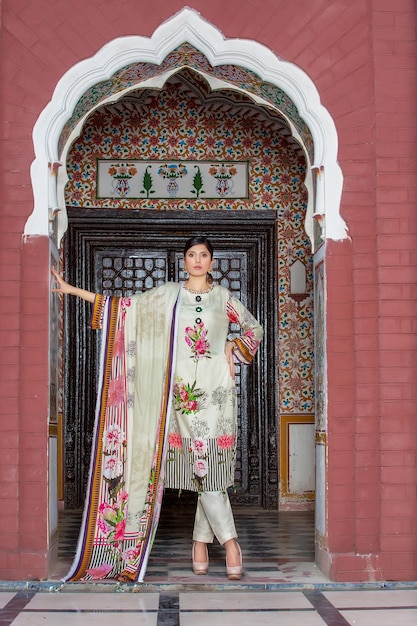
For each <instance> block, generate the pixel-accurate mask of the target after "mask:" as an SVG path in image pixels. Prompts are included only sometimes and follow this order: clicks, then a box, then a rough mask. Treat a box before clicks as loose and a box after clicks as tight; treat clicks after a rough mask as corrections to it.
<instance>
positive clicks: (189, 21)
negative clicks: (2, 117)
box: [24, 7, 347, 240]
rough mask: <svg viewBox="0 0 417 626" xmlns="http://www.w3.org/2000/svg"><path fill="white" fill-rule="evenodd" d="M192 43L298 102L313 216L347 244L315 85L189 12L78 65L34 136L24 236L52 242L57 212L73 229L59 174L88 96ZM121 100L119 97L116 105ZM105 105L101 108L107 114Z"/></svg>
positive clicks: (333, 147)
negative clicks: (306, 136)
mask: <svg viewBox="0 0 417 626" xmlns="http://www.w3.org/2000/svg"><path fill="white" fill-rule="evenodd" d="M186 42H187V43H189V44H191V45H192V46H194V47H195V48H196V49H197V50H199V51H200V52H202V53H203V54H204V55H205V56H206V57H207V59H208V61H209V62H210V63H211V65H212V66H216V65H223V64H225V65H227V64H230V65H237V66H242V67H244V68H247V69H249V70H252V71H253V72H254V73H255V74H257V75H258V76H260V78H261V79H262V80H265V81H268V82H270V83H272V84H274V85H276V86H277V87H279V88H280V89H282V90H283V91H284V92H285V93H286V94H287V95H288V96H289V97H290V98H291V99H292V100H293V102H294V103H295V105H296V106H297V108H298V111H299V114H300V117H301V118H303V119H304V121H305V122H306V124H307V125H308V127H309V129H310V132H311V134H312V138H313V141H314V154H315V157H314V158H315V162H314V163H313V164H311V169H315V170H316V172H317V174H318V175H317V177H316V181H317V182H316V194H315V206H314V208H313V212H314V214H315V215H316V216H318V217H319V218H320V222H321V223H323V222H324V224H325V232H324V233H323V234H324V236H325V238H327V239H335V240H341V239H345V238H346V237H347V227H346V224H345V222H344V220H343V219H342V217H341V215H340V200H341V193H342V184H343V176H342V172H341V169H340V167H339V165H338V163H337V147H338V141H337V133H336V128H335V125H334V122H333V120H332V118H331V116H330V114H329V113H328V111H327V110H326V109H325V108H324V107H323V106H322V104H321V103H320V97H319V94H318V91H317V89H316V87H315V86H314V84H313V82H312V81H311V79H310V78H309V77H308V76H307V74H305V73H304V72H303V71H302V70H301V69H300V68H299V67H297V66H296V65H294V64H292V63H288V62H286V61H282V60H281V59H279V58H278V57H277V56H276V55H275V54H274V53H273V52H272V51H271V50H269V49H268V48H266V47H265V46H264V45H262V44H260V43H257V42H255V41H251V40H245V39H225V38H224V37H223V35H222V33H221V32H220V31H219V30H218V29H217V28H215V27H214V26H213V25H212V24H210V23H209V22H207V21H206V20H205V19H203V18H202V17H201V15H200V14H199V13H198V12H197V11H195V10H194V9H190V8H187V7H186V8H184V9H182V10H181V11H180V12H179V13H177V14H176V15H174V16H173V17H171V18H170V19H169V20H167V21H166V22H164V23H163V24H162V25H161V26H159V27H158V28H157V29H156V31H155V32H154V34H153V35H152V37H150V38H147V37H142V36H128V37H120V38H118V39H115V40H113V41H111V42H110V43H108V44H107V45H105V46H103V48H101V49H100V50H99V51H98V52H97V53H96V54H95V55H94V56H93V57H90V58H88V59H85V60H83V61H81V62H79V63H77V64H76V65H74V66H73V67H72V68H71V69H70V70H68V72H66V74H64V76H63V77H62V78H61V79H60V81H59V82H58V84H57V86H56V89H55V91H54V93H53V96H52V99H51V101H50V102H49V104H48V105H47V106H46V107H45V109H44V110H43V111H42V113H41V114H40V116H39V118H38V120H37V122H36V124H35V126H34V130H33V142H34V150H35V160H34V161H33V163H32V166H31V178H32V186H33V194H34V208H33V212H32V214H31V215H30V217H29V218H28V220H27V222H26V225H25V231H24V235H25V236H30V235H47V236H49V219H50V217H51V215H53V214H54V213H55V212H56V211H59V212H60V219H59V231H60V234H61V235H62V233H63V232H64V231H65V229H66V211H65V201H64V193H63V190H64V186H65V183H66V173H65V168H63V170H62V171H61V172H62V173H59V167H57V166H58V162H59V158H60V155H59V154H58V144H59V139H60V136H61V133H62V130H63V128H64V126H65V124H66V122H67V121H68V119H69V118H70V117H71V115H72V113H73V111H74V108H75V106H76V104H77V102H78V100H79V99H80V98H81V96H82V95H83V94H84V93H85V91H86V90H87V89H89V88H90V87H92V86H93V85H95V84H97V83H99V82H101V81H103V80H106V79H109V78H110V77H111V76H112V75H113V74H114V73H115V72H116V71H117V70H118V69H120V68H122V67H124V66H125V65H128V64H130V63H138V62H149V63H154V64H158V65H159V64H161V63H162V61H163V60H164V59H165V57H166V56H167V55H168V54H169V53H170V52H172V51H173V50H175V49H176V48H177V47H178V46H180V45H181V44H183V43H186ZM166 79H167V74H165V75H164V76H163V77H161V76H160V77H159V78H158V77H155V78H153V79H150V80H149V81H144V82H142V83H141V85H140V86H141V87H143V86H156V85H157V83H158V81H161V80H162V81H163V83H164V82H165V81H166ZM137 87H138V86H137V85H136V86H135V88H137ZM121 95H123V94H120V93H118V94H117V99H119V98H120V97H121ZM252 97H253V95H252ZM102 104H103V102H100V106H101V105H102ZM89 113H91V111H90V112H89ZM84 119H85V118H84ZM84 119H82V120H80V122H79V124H78V128H77V129H76V130H75V131H74V133H73V135H72V138H73V137H74V134H78V132H79V130H80V127H81V126H82V124H83V122H84ZM71 141H72V139H71V138H70V139H69V140H68V141H67V147H66V150H65V152H66V151H67V150H68V148H69V146H70V144H71ZM61 158H62V155H61ZM323 218H324V219H323Z"/></svg>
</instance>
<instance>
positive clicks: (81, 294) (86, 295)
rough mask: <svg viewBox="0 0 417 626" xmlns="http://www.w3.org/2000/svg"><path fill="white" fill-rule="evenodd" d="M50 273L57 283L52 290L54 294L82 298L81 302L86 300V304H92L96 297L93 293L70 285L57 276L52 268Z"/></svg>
mask: <svg viewBox="0 0 417 626" xmlns="http://www.w3.org/2000/svg"><path fill="white" fill-rule="evenodd" d="M51 272H52V275H53V276H54V278H55V280H56V282H57V287H55V288H54V289H52V291H53V292H54V293H63V294H68V295H71V296H77V298H82V299H83V300H87V302H94V299H95V297H96V294H95V293H93V292H92V291H87V290H86V289H79V288H78V287H74V286H73V285H70V284H69V283H67V282H66V281H65V280H64V279H63V278H62V276H61V275H60V274H58V272H57V271H56V270H55V269H54V268H52V269H51Z"/></svg>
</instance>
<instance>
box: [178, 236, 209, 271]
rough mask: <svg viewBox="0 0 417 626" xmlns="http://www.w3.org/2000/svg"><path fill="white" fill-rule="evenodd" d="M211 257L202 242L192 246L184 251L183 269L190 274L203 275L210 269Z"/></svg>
mask: <svg viewBox="0 0 417 626" xmlns="http://www.w3.org/2000/svg"><path fill="white" fill-rule="evenodd" d="M211 265H212V258H211V255H210V252H209V251H208V250H207V248H206V246H205V245H204V244H203V243H200V244H197V245H196V246H193V247H192V248H190V249H189V250H187V252H186V253H185V257H184V269H185V271H186V272H188V273H189V274H190V276H205V275H206V274H207V272H210V271H211Z"/></svg>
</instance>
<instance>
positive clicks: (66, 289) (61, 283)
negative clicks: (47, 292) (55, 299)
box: [51, 267, 73, 293]
mask: <svg viewBox="0 0 417 626" xmlns="http://www.w3.org/2000/svg"><path fill="white" fill-rule="evenodd" d="M51 274H52V276H53V277H54V278H55V280H56V282H57V286H56V287H53V288H52V292H53V293H72V289H73V287H72V285H70V284H69V283H67V282H66V281H65V280H64V279H63V278H62V276H61V275H60V274H58V272H57V271H56V269H55V268H54V267H52V268H51Z"/></svg>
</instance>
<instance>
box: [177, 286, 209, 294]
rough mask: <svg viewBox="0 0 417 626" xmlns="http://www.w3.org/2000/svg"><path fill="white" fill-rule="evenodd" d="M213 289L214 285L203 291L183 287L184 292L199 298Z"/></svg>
mask: <svg viewBox="0 0 417 626" xmlns="http://www.w3.org/2000/svg"><path fill="white" fill-rule="evenodd" d="M213 287H214V285H209V286H208V288H207V289H204V290H202V291H198V290H196V289H190V288H189V287H186V286H185V285H184V289H185V290H186V291H188V293H192V294H194V295H195V296H201V295H203V294H204V293H210V291H211V290H212V289H213Z"/></svg>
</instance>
